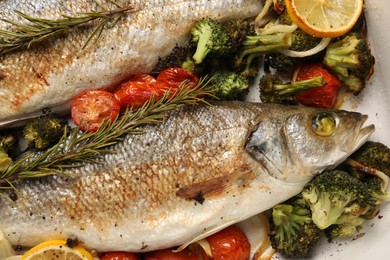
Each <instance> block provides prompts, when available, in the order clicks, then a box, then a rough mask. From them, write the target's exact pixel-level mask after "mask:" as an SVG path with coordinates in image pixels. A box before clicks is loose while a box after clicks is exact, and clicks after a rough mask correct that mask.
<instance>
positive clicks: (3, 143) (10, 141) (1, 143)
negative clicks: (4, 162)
mask: <svg viewBox="0 0 390 260" xmlns="http://www.w3.org/2000/svg"><path fill="white" fill-rule="evenodd" d="M17 143H18V138H17V136H16V135H15V134H13V133H4V134H2V135H0V150H1V151H3V152H5V153H8V152H9V151H10V150H13V149H15V148H16V145H17Z"/></svg>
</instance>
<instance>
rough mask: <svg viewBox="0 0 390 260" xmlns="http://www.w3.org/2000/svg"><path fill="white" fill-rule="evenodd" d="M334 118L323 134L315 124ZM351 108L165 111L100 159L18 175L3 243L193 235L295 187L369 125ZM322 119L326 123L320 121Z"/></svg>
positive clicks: (163, 242)
mask: <svg viewBox="0 0 390 260" xmlns="http://www.w3.org/2000/svg"><path fill="white" fill-rule="evenodd" d="M328 118H330V119H332V120H334V122H335V123H336V124H335V128H334V131H333V132H332V133H330V134H329V135H324V134H323V133H322V134H321V122H323V121H332V120H326V119H328ZM366 118H367V117H366V116H364V115H361V114H359V113H354V112H345V111H327V110H317V109H312V108H298V107H284V106H278V105H271V104H258V103H243V102H225V103H217V104H215V105H214V106H205V105H195V106H187V107H184V108H183V109H179V110H177V111H173V112H172V113H171V114H170V115H169V117H168V119H167V121H166V122H165V123H162V124H159V125H155V126H146V127H145V131H146V133H145V134H142V135H129V136H127V137H126V138H125V139H124V140H123V142H120V143H119V144H118V145H116V146H114V147H112V150H113V151H115V153H114V154H109V155H107V156H105V158H104V163H103V164H93V165H87V166H85V167H82V168H77V169H73V170H71V171H70V173H72V175H70V176H51V177H47V178H40V179H37V180H32V181H31V180H30V181H24V182H22V183H20V184H19V185H17V186H16V188H17V190H18V191H19V193H18V198H17V199H16V200H15V201H14V202H11V201H9V200H7V199H5V198H2V197H1V196H0V224H1V226H2V227H3V229H4V232H5V237H7V238H8V239H9V240H10V241H11V243H12V244H14V245H22V246H33V245H35V244H37V243H39V242H42V241H45V240H48V239H56V238H63V239H66V238H73V239H74V238H77V239H78V240H79V241H81V243H82V244H83V245H84V246H86V247H87V248H89V249H96V250H99V251H112V250H128V251H133V252H137V251H148V250H154V249H159V248H166V247H171V246H176V245H181V244H183V243H188V242H190V241H193V240H196V239H199V238H202V237H204V236H207V235H209V234H211V233H214V232H216V231H218V230H220V229H222V228H224V227H226V226H228V225H231V224H233V223H236V222H239V221H242V220H244V219H246V218H249V217H251V216H253V215H256V214H258V213H260V212H263V211H265V210H267V209H269V208H271V207H272V206H274V205H276V204H278V203H280V202H282V201H284V200H286V199H288V198H290V197H292V196H293V195H295V194H297V193H299V192H300V191H301V190H302V188H303V186H304V185H305V184H306V183H307V182H308V181H309V180H310V179H311V178H312V177H313V176H314V175H315V174H317V173H319V172H321V171H323V170H324V169H328V168H332V167H335V166H336V165H338V164H339V163H340V162H341V161H343V160H344V159H345V158H346V157H347V156H348V155H350V154H351V153H352V152H353V151H354V150H356V149H357V148H358V147H359V146H360V145H361V144H362V143H363V142H365V140H366V139H367V138H368V136H369V135H370V134H371V133H372V132H373V131H374V126H372V125H371V126H368V127H363V123H364V121H365V120H366ZM324 119H325V120H324Z"/></svg>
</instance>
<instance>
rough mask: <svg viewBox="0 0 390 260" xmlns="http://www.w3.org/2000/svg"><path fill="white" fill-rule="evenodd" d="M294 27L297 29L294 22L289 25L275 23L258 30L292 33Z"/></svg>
mask: <svg viewBox="0 0 390 260" xmlns="http://www.w3.org/2000/svg"><path fill="white" fill-rule="evenodd" d="M296 29H298V25H296V24H291V25H286V24H277V25H273V26H271V27H270V28H267V27H266V28H263V29H260V30H259V32H260V33H261V34H273V33H293V32H294V31H295V30H296Z"/></svg>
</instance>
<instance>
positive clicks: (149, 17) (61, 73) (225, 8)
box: [0, 0, 261, 125]
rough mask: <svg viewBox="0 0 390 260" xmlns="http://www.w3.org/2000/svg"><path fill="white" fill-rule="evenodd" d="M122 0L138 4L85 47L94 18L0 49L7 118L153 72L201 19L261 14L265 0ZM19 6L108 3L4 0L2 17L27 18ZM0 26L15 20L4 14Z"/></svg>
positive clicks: (75, 8)
mask: <svg viewBox="0 0 390 260" xmlns="http://www.w3.org/2000/svg"><path fill="white" fill-rule="evenodd" d="M102 2H104V1H102ZM119 3H121V4H122V5H123V6H133V7H134V9H135V10H136V11H134V12H129V13H127V14H126V15H123V16H122V18H121V19H120V20H119V21H118V22H117V23H116V24H114V25H112V26H111V27H109V28H106V29H104V30H103V32H102V34H101V36H100V37H99V39H98V40H97V41H96V42H94V41H93V42H91V43H90V44H89V45H88V46H87V47H86V48H85V49H82V47H83V46H84V44H85V43H86V42H87V39H88V38H89V37H90V35H91V33H92V30H93V29H94V27H93V26H84V27H78V28H74V29H72V30H69V32H66V33H64V34H61V35H59V36H58V37H49V38H48V39H47V40H46V41H44V42H40V43H37V44H33V45H32V46H31V47H30V48H29V49H20V50H17V51H15V52H12V53H9V54H5V55H3V56H2V57H0V102H1V104H3V105H2V106H1V107H0V125H4V124H8V123H11V122H13V121H20V120H21V119H22V118H26V117H31V116H34V115H35V116H36V114H37V113H39V112H40V111H41V110H42V109H43V108H51V109H52V110H54V111H57V110H58V111H63V110H69V105H68V102H69V101H70V100H71V99H72V98H73V97H74V96H76V95H77V94H78V93H80V92H82V91H84V90H86V89H100V88H108V89H110V88H113V87H115V86H117V85H118V84H119V83H120V82H121V81H123V80H124V79H126V78H128V77H129V76H130V75H134V74H140V73H148V72H150V71H151V70H152V69H153V67H154V66H155V65H156V63H157V61H158V58H159V57H164V56H166V55H167V54H169V52H170V51H171V50H172V48H173V47H174V46H176V45H182V44H184V42H185V41H187V39H188V37H189V33H190V30H191V28H192V26H193V25H194V23H195V21H196V20H199V19H201V18H204V17H210V18H215V19H219V20H221V21H223V20H228V19H234V18H243V19H244V18H248V17H253V16H255V15H256V14H257V13H258V12H259V11H260V6H261V4H260V1H258V0H228V1H219V0H198V1H194V0H191V1H119ZM14 9H16V10H19V11H21V12H24V13H26V14H28V15H31V16H33V17H45V18H49V19H58V18H60V17H61V13H65V14H67V15H71V16H75V15H77V13H80V12H90V11H96V10H101V9H99V8H98V7H97V6H96V3H95V1H92V0H89V1H86V0H83V1H82V0H78V1H75V0H72V1H70V0H66V1H59V0H52V1H37V0H35V1H27V0H24V1H11V0H9V1H7V0H6V1H1V2H0V17H1V18H7V19H10V20H16V21H20V18H19V17H17V16H16V15H15V13H14V11H13V10H14ZM96 23H97V21H95V25H96ZM0 29H10V28H9V25H6V24H4V23H3V22H0Z"/></svg>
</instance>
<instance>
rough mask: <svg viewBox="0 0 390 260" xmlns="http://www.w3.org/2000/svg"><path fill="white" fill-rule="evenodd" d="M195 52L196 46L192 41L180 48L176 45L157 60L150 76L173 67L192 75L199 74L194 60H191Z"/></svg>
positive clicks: (199, 69) (198, 68)
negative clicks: (189, 72)
mask: <svg viewBox="0 0 390 260" xmlns="http://www.w3.org/2000/svg"><path fill="white" fill-rule="evenodd" d="M195 50H196V44H195V43H194V42H192V41H188V42H187V43H186V44H184V45H182V46H179V45H176V46H175V47H174V48H173V49H172V51H171V53H170V54H168V55H167V56H166V57H163V58H161V57H160V58H159V59H158V61H157V64H156V66H155V67H154V68H153V70H152V72H151V74H154V75H158V74H159V73H160V72H161V71H162V70H164V69H167V68H175V67H181V68H183V69H186V70H188V71H191V72H193V73H199V72H200V71H201V68H200V67H198V66H196V64H195V62H194V60H193V59H192V55H193V54H194V52H195Z"/></svg>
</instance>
